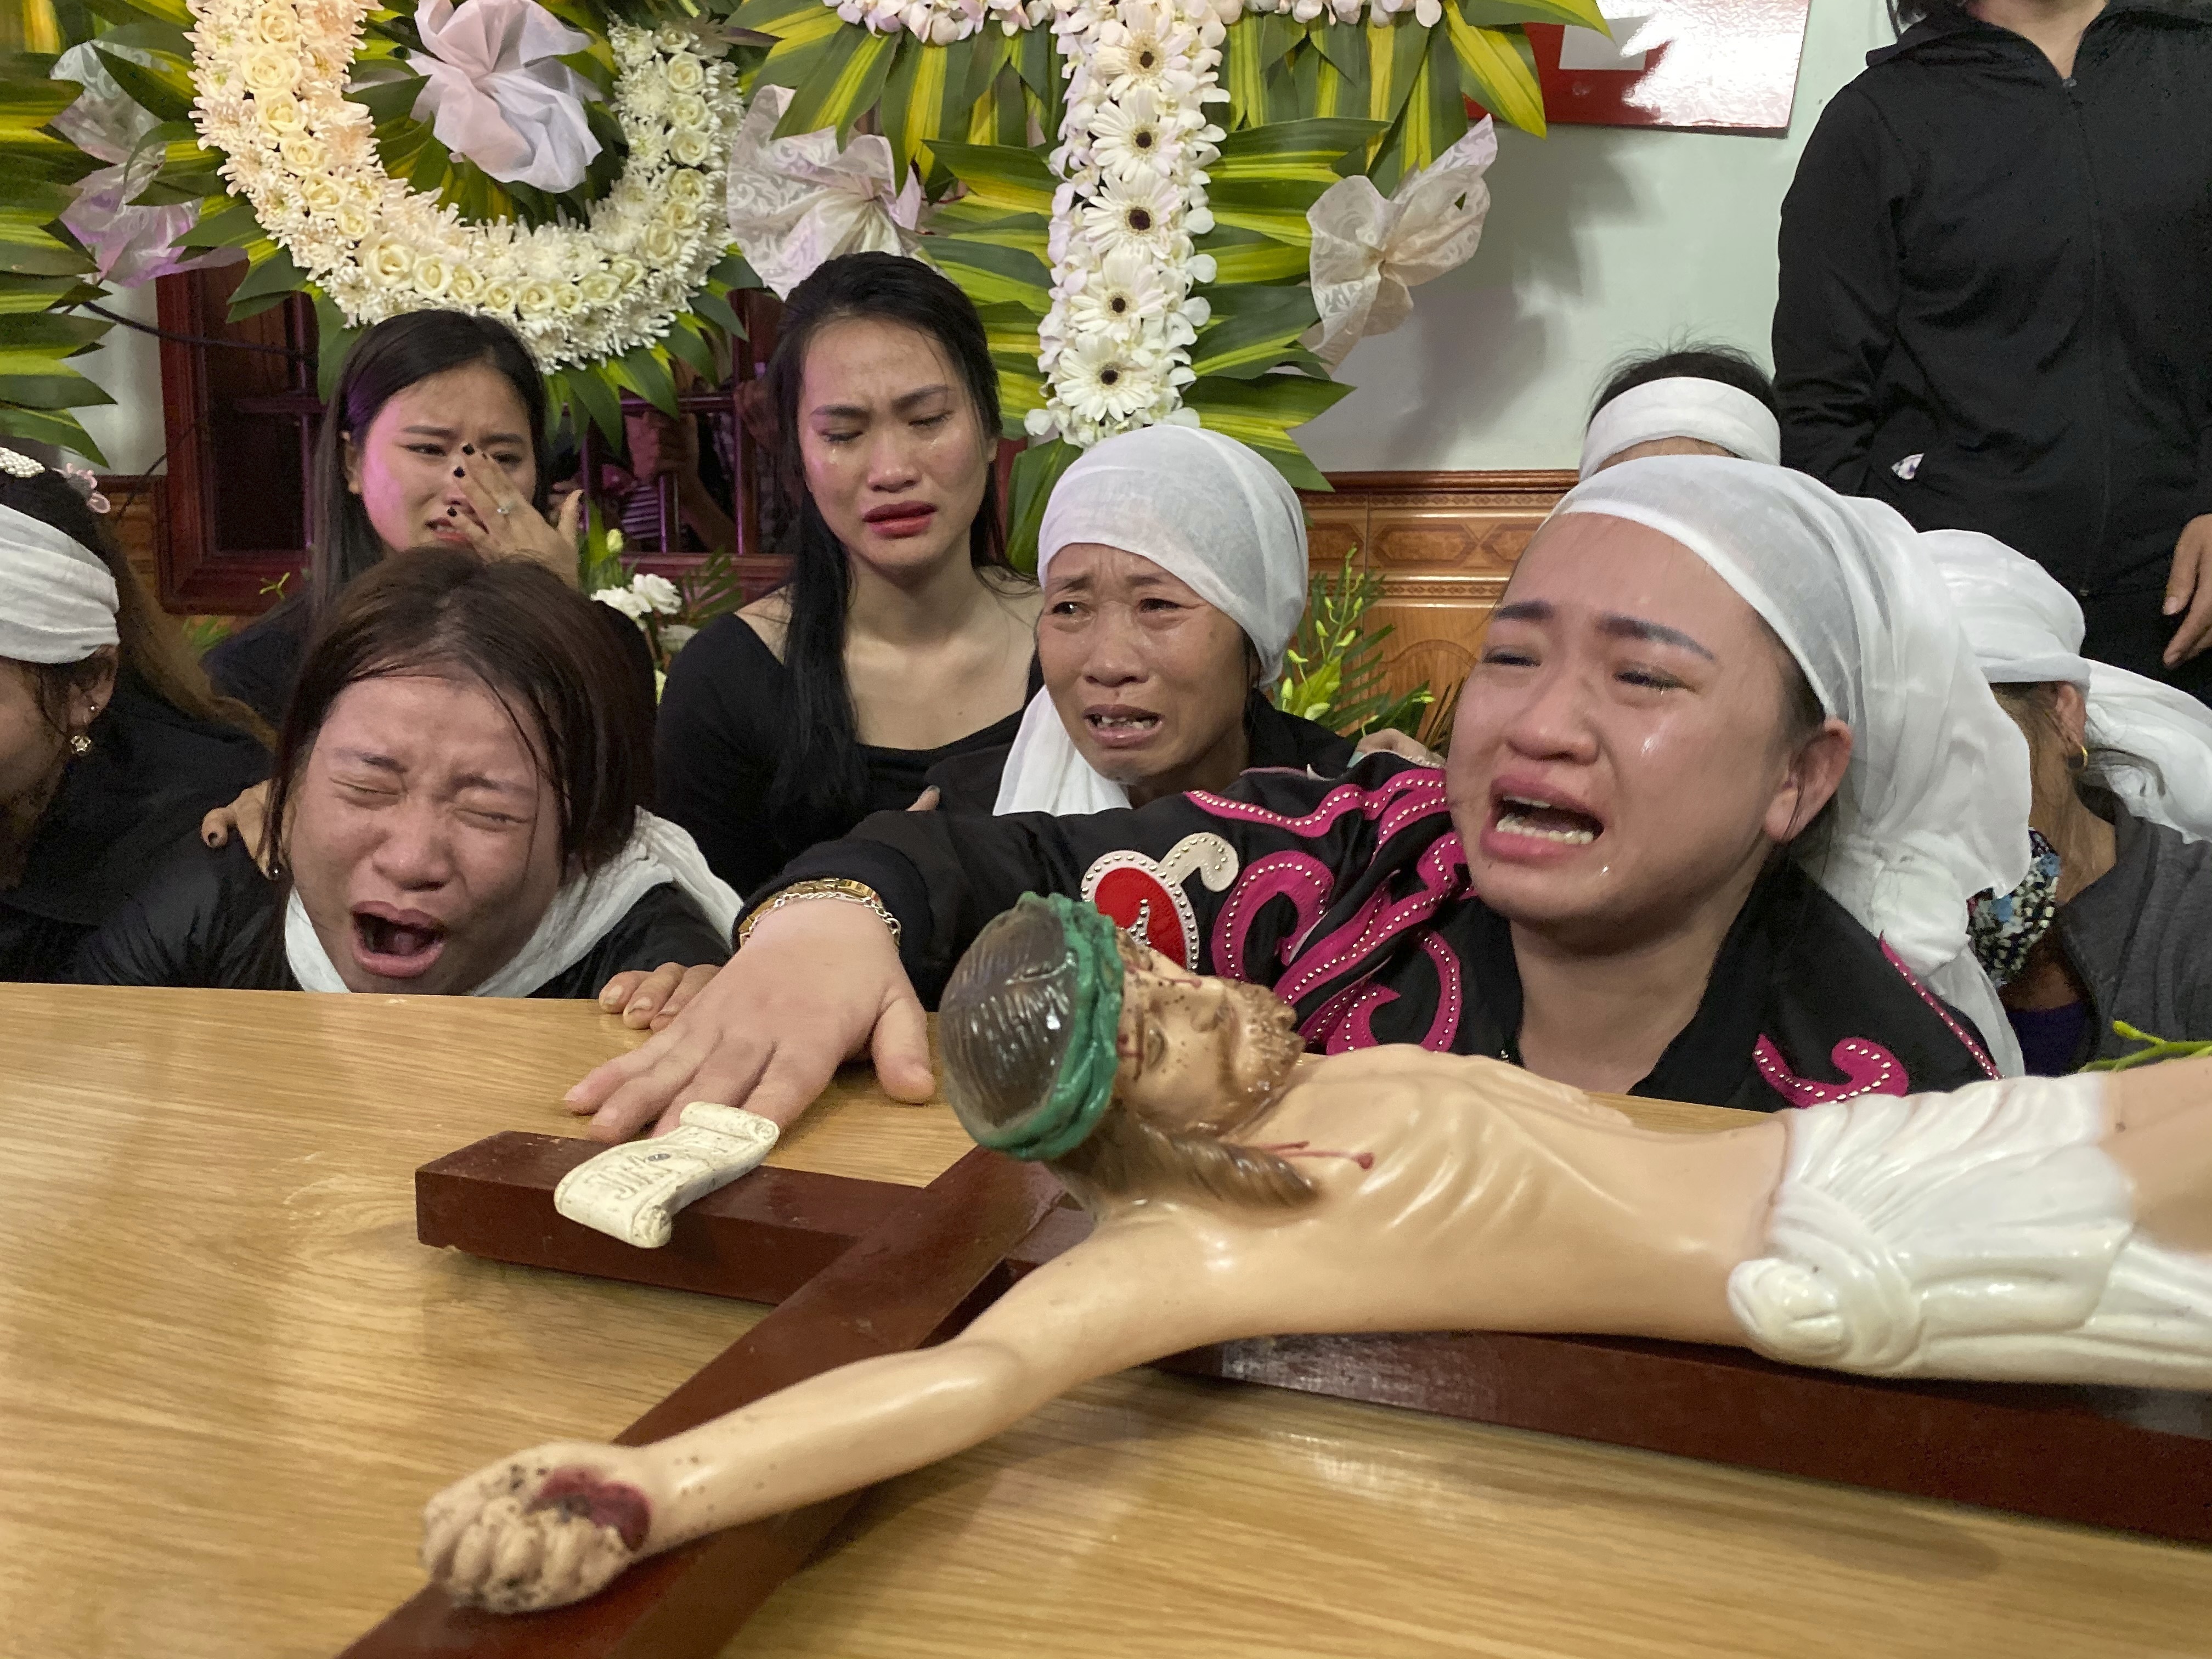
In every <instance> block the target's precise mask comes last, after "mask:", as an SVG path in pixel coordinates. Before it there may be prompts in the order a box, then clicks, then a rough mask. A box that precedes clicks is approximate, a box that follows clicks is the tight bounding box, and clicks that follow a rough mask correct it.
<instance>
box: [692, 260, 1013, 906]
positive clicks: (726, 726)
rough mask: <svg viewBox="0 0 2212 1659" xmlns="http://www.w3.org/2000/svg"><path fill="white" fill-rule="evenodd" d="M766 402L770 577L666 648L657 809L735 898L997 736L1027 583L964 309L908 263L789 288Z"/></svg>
mask: <svg viewBox="0 0 2212 1659" xmlns="http://www.w3.org/2000/svg"><path fill="white" fill-rule="evenodd" d="M781 326H782V331H781V336H780V337H779V339H778V341H777V343H776V349H775V357H774V359H773V361H772V362H770V363H769V371H768V387H769V397H770V402H771V404H772V405H773V409H774V412H775V422H776V428H777V433H778V437H779V441H780V442H779V447H780V451H781V466H780V467H779V469H778V473H777V478H776V483H777V486H778V489H779V492H780V494H781V496H782V498H783V506H784V508H785V514H784V516H785V521H786V522H787V523H788V524H790V526H791V531H790V535H789V545H790V548H791V553H792V559H793V568H792V580H791V582H790V585H789V586H787V587H784V588H782V589H780V590H779V591H777V592H775V593H772V594H770V595H769V596H768V598H766V599H762V600H760V601H758V602H757V603H756V604H753V605H748V606H747V607H746V608H745V609H744V611H741V612H739V613H738V615H737V616H734V617H724V618H722V619H721V620H720V621H719V622H717V623H714V624H713V625H712V626H710V627H708V629H705V630H704V631H703V632H702V633H701V634H700V635H699V636H698V638H696V639H695V640H693V641H691V643H690V644H689V645H687V646H686V647H684V651H683V653H682V654H681V655H680V656H678V658H677V659H676V661H675V663H674V665H672V666H671V669H670V671H669V676H668V685H667V689H666V690H665V694H664V695H663V698H662V702H661V706H660V721H659V765H658V767H657V772H658V779H657V781H658V786H659V800H660V810H661V811H662V812H664V813H665V815H666V816H667V817H670V818H672V819H673V820H674V821H675V822H677V823H680V824H682V825H684V828H686V829H689V830H690V831H691V833H692V834H693V835H694V836H696V837H697V839H698V842H699V845H700V847H701V848H702V849H703V850H704V852H705V853H706V854H707V859H708V862H709V863H710V864H712V865H713V866H714V869H715V872H717V873H718V874H720V876H721V877H722V878H724V879H725V880H727V881H729V882H731V883H732V884H735V885H736V886H737V887H738V889H740V890H743V889H745V888H748V887H750V886H752V885H753V884H756V883H757V882H759V881H761V880H763V878H766V877H767V876H768V875H769V873H771V872H774V871H775V869H777V868H778V867H779V866H781V865H782V864H783V863H784V862H785V860H787V859H789V858H790V857H791V856H792V855H793V854H795V853H797V852H798V851H799V850H800V849H801V848H805V847H808V846H811V844H813V843H814V842H817V841H822V840H826V839H829V838H830V837H833V836H841V835H842V834H844V833H845V831H846V830H848V829H851V828H852V827H853V825H854V824H855V823H859V822H860V819H861V818H862V817H865V816H866V814H868V813H869V812H872V811H877V810H878V809H882V808H888V807H904V806H909V805H913V804H914V803H915V800H916V799H918V798H919V797H920V795H921V793H922V789H923V787H924V782H923V780H924V775H926V774H927V772H928V770H929V769H930V768H931V767H932V766H933V765H936V764H937V763H939V762H940V761H945V760H948V759H951V758H953V757H957V756H959V755H962V754H964V753H967V752H969V750H974V749H978V748H987V747H991V746H994V745H998V744H1006V743H1010V742H1011V741H1012V738H1013V735H1014V730H1015V727H1016V726H1017V725H1018V723H1019V720H1020V715H1021V708H1022V704H1023V702H1024V699H1025V698H1026V697H1027V696H1028V695H1029V692H1030V686H1031V669H1030V657H1031V641H1030V635H1031V632H1032V629H1034V627H1035V624H1036V615H1037V607H1038V601H1037V597H1036V589H1035V586H1033V585H1032V584H1030V582H1027V581H1025V580H1023V579H1022V578H1021V577H1019V576H1018V575H1017V574H1015V573H1014V572H1013V571H1012V568H1010V567H1009V566H1008V565H1007V563H1006V546H1005V538H1004V532H1003V530H1002V528H1001V526H1000V518H999V501H998V480H997V477H996V474H995V472H994V468H993V465H992V463H993V461H994V459H995V457H996V455H997V452H998V441H999V394H998V371H997V370H996V369H995V368H994V367H993V366H992V362H991V354H990V348H989V345H988V343H987V341H986V339H985V337H984V334H983V325H982V323H981V320H980V319H978V318H977V316H976V314H975V307H974V306H973V305H971V304H970V303H969V301H968V298H967V296H966V295H963V294H962V293H961V292H960V290H959V289H957V288H956V287H954V286H953V285H952V284H951V283H950V282H948V281H946V280H945V278H944V277H943V276H939V274H938V273H937V272H935V271H934V270H931V269H930V268H929V267H928V266H927V265H925V264H921V263H920V262H919V261H918V260H914V259H907V258H900V257H898V256H896V255H895V254H887V253H855V254H848V255H845V256H843V257H841V258H835V259H831V260H829V261H827V262H826V263H824V264H823V265H822V266H821V267H820V268H819V269H818V270H816V271H815V272H814V274H813V275H812V276H809V277H808V278H807V279H806V280H805V282H803V283H800V284H799V286H798V287H797V288H796V289H793V291H792V294H791V297H790V300H789V301H788V304H787V309H786V311H785V313H784V318H783V322H782V325H781Z"/></svg>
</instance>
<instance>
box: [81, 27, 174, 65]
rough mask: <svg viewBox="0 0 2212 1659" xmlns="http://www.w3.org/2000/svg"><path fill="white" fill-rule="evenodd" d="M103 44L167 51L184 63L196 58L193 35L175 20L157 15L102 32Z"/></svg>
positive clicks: (145, 50)
mask: <svg viewBox="0 0 2212 1659" xmlns="http://www.w3.org/2000/svg"><path fill="white" fill-rule="evenodd" d="M100 45H101V46H128V47H130V48H131V50H132V51H134V52H166V53H167V54H168V55H169V56H170V57H172V58H175V59H177V61H178V62H179V63H183V64H189V63H191V61H192V38H191V35H190V34H188V33H186V32H185V30H184V29H183V28H181V27H179V26H178V25H176V24H175V23H172V22H164V21H161V19H159V18H155V17H148V18H145V19H143V21H139V22H136V23H125V25H123V27H120V28H113V29H109V30H106V32H105V33H102V34H101V35H100Z"/></svg>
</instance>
